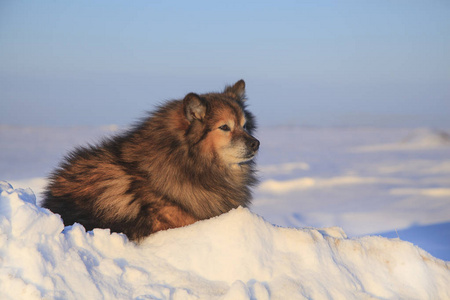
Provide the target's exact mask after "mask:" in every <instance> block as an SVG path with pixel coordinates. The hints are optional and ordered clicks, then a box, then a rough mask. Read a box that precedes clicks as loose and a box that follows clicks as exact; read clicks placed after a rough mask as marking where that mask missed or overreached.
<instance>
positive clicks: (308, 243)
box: [0, 125, 450, 299]
mask: <svg viewBox="0 0 450 300" xmlns="http://www.w3.org/2000/svg"><path fill="white" fill-rule="evenodd" d="M118 130H120V129H118V128H117V127H116V126H106V127H102V128H91V127H79V128H44V127H42V128H29V127H14V126H6V125H0V180H6V181H8V182H9V183H10V184H11V185H12V186H14V187H15V188H17V189H16V190H14V189H13V188H12V187H10V185H9V184H6V183H3V184H2V185H1V191H2V192H1V199H0V299H18V298H23V299H42V298H45V299H101V298H105V299H130V298H133V299H269V298H271V299H296V298H298V299H309V298H312V299H323V298H325V299H327V298H333V299H374V298H375V299H379V298H381V299H398V298H403V299H449V298H450V296H449V293H450V292H449V288H448V286H450V284H449V282H448V280H449V278H450V276H449V275H450V274H449V263H448V262H445V261H443V260H440V259H444V260H446V261H449V260H450V239H449V233H450V143H449V138H448V136H449V134H448V133H449V132H450V131H449V130H432V129H421V128H419V129H408V128H406V129H395V128H394V129H392V128H390V129H386V128H300V127H278V128H261V129H260V130H259V131H258V136H257V137H258V139H259V140H260V141H261V148H260V153H259V155H258V158H257V163H258V169H259V170H260V171H259V177H260V179H261V183H260V185H259V186H258V188H257V189H256V190H255V195H254V196H255V197H254V201H253V205H252V206H251V207H250V211H249V210H247V209H236V210H233V211H231V212H230V213H228V214H225V215H222V216H220V217H218V218H214V219H211V220H207V221H202V222H198V223H196V224H194V225H192V226H188V227H185V228H180V229H176V230H169V231H166V232H161V233H158V234H155V235H153V236H151V238H149V239H147V240H145V241H144V242H143V243H142V244H140V245H136V244H134V243H131V242H129V241H128V240H127V239H126V237H124V236H123V235H120V234H116V233H113V234H110V233H109V231H108V230H94V231H93V232H88V233H86V232H85V230H84V228H83V227H81V226H80V225H74V226H71V227H67V228H64V227H63V226H62V223H61V220H60V218H59V216H57V215H54V214H52V213H50V212H49V211H47V210H44V209H42V208H40V207H39V206H36V202H37V203H39V201H40V200H41V197H40V193H41V192H42V190H43V187H44V186H45V184H46V179H45V177H46V176H47V175H48V173H49V172H50V171H51V170H52V169H53V168H54V167H55V166H56V165H57V164H58V162H59V161H60V160H61V158H62V157H63V155H65V154H66V153H67V151H69V150H71V149H72V148H73V147H74V146H76V145H85V144H87V143H95V142H96V141H98V140H99V139H101V138H102V137H104V136H107V135H111V134H115V133H116V132H117V131H118ZM28 187H30V188H31V190H30V189H26V188H28ZM20 188H25V189H20ZM33 192H34V193H35V195H36V196H34V194H33ZM341 228H342V229H341ZM344 232H345V233H344ZM347 235H348V236H349V237H347ZM380 235H382V236H384V237H381V236H380ZM386 237H389V238H390V239H387V238H386ZM398 237H399V238H400V239H399V238H398ZM405 240H407V241H409V242H412V243H409V242H406V241H405ZM422 249H425V250H426V251H424V250H422ZM429 253H430V254H429ZM435 257H437V258H439V259H437V258H435Z"/></svg>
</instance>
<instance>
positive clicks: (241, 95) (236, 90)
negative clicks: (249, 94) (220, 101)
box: [225, 79, 245, 101]
mask: <svg viewBox="0 0 450 300" xmlns="http://www.w3.org/2000/svg"><path fill="white" fill-rule="evenodd" d="M225 93H231V94H233V95H235V96H236V97H237V98H238V99H239V100H241V101H245V81H244V80H242V79H241V80H239V81H238V82H236V83H235V84H234V85H233V86H227V87H226V88H225Z"/></svg>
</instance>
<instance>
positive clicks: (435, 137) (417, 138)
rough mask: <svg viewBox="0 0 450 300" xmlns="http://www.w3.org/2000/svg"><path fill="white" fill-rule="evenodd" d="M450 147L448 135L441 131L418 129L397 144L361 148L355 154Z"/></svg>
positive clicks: (449, 135) (449, 136)
mask: <svg viewBox="0 0 450 300" xmlns="http://www.w3.org/2000/svg"><path fill="white" fill-rule="evenodd" d="M448 146H450V134H449V133H447V132H446V131H443V130H433V129H428V128H419V129H416V130H414V131H413V132H411V133H410V134H408V135H407V136H406V137H405V138H403V139H402V140H401V141H400V142H398V143H392V144H379V145H370V146H362V147H358V148H356V149H355V151H356V152H375V151H404V150H406V151H408V150H430V149H439V148H443V147H448Z"/></svg>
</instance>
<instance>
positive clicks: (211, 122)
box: [183, 80, 259, 165]
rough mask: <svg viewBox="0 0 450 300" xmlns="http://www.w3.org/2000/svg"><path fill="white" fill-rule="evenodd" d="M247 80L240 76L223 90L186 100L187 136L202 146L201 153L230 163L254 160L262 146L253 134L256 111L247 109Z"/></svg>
mask: <svg viewBox="0 0 450 300" xmlns="http://www.w3.org/2000/svg"><path fill="white" fill-rule="evenodd" d="M244 101H245V82H244V81H243V80H239V81H238V82H236V83H235V84H234V85H233V86H228V87H226V88H225V90H224V92H223V93H210V94H204V95H197V94H194V93H190V94H188V95H186V97H185V98H184V100H183V108H184V115H185V118H186V120H187V122H188V123H189V127H188V129H187V130H186V135H185V136H186V138H187V139H188V141H189V142H190V144H191V145H192V146H195V147H198V149H199V151H200V152H201V155H203V156H208V157H213V158H217V159H219V160H220V161H222V162H223V163H224V164H227V165H236V164H240V163H244V162H247V161H249V160H251V159H252V158H253V157H254V156H255V155H256V153H257V152H258V149H259V141H258V140H257V139H256V138H255V137H253V136H252V132H253V130H254V129H255V122H254V117H253V115H252V114H251V113H250V112H248V111H247V110H246V109H245V104H244Z"/></svg>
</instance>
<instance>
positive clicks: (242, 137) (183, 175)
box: [43, 80, 259, 240]
mask: <svg viewBox="0 0 450 300" xmlns="http://www.w3.org/2000/svg"><path fill="white" fill-rule="evenodd" d="M244 101H245V83H244V81H243V80H240V81H238V82H237V83H236V84H234V85H233V86H228V87H226V88H225V90H224V92H222V93H209V94H204V95H197V94H194V93H190V94H188V95H187V96H186V97H185V98H184V100H174V101H170V102H168V103H167V104H166V105H164V106H161V107H159V109H157V110H156V111H155V112H154V113H152V114H151V115H150V116H149V117H148V118H146V119H145V120H144V121H142V122H141V123H139V124H137V126H135V127H134V128H133V129H132V130H130V131H128V132H126V133H124V134H122V135H119V136H116V137H113V138H111V139H109V140H106V141H103V142H102V143H101V144H100V145H98V146H95V147H93V146H90V147H85V148H79V149H76V150H75V151H74V152H72V153H70V154H69V155H68V156H67V157H66V159H65V160H64V161H63V163H62V164H61V165H60V167H59V168H58V169H57V170H56V171H55V172H54V173H53V175H52V176H51V177H50V183H49V185H48V187H47V189H46V192H45V199H44V202H43V206H44V207H46V208H48V209H50V210H51V211H53V212H55V213H58V214H60V215H61V217H62V218H63V220H64V223H65V225H71V224H73V223H75V222H78V223H80V224H82V225H84V226H85V227H86V229H87V230H91V229H93V228H110V229H111V230H112V231H114V232H123V233H125V234H126V235H127V236H128V237H129V238H130V239H132V240H140V239H142V238H143V237H145V236H148V235H150V234H151V233H153V232H156V231H159V230H164V229H168V228H175V227H181V226H185V225H188V224H192V223H194V222H195V221H197V220H203V219H207V218H211V217H214V216H217V215H220V214H222V213H224V212H227V211H229V210H230V209H232V208H236V207H238V206H240V205H241V206H247V205H249V204H250V200H251V191H250V188H251V187H252V186H253V185H255V184H256V182H257V180H256V177H255V174H254V162H253V161H252V159H253V157H254V156H255V154H256V153H257V151H258V148H259V141H258V140H257V139H255V138H254V137H253V136H252V135H251V134H252V132H253V130H254V129H255V122H254V117H253V115H252V114H251V113H250V112H248V111H247V110H246V108H245V104H244Z"/></svg>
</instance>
